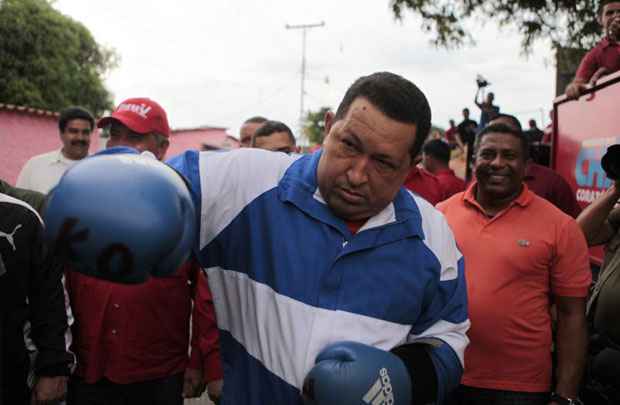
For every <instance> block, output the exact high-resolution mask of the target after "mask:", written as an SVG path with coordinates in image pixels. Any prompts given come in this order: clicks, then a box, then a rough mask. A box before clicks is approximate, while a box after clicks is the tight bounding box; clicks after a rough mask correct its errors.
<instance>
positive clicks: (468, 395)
mask: <svg viewBox="0 0 620 405" xmlns="http://www.w3.org/2000/svg"><path fill="white" fill-rule="evenodd" d="M527 152H528V150H527V140H526V138H525V137H524V136H523V133H522V132H521V131H518V130H515V129H513V128H511V127H509V126H507V125H504V124H497V125H490V126H488V127H486V128H485V129H483V130H482V132H480V134H479V135H478V137H477V139H476V145H475V165H474V170H475V174H476V178H477V181H475V182H473V183H472V184H471V185H470V186H469V187H468V189H467V190H466V191H465V192H463V193H459V194H456V195H454V196H453V197H451V198H450V199H448V200H446V201H444V202H442V203H440V204H439V205H438V208H439V210H440V211H442V212H443V213H444V214H445V215H446V218H447V220H448V223H449V224H450V226H451V227H452V229H453V231H454V234H455V236H456V240H457V243H458V245H459V248H460V249H461V251H462V252H463V255H464V256H465V269H466V271H467V290H468V299H469V314H470V318H471V320H472V328H471V329H470V332H469V338H470V339H471V343H470V345H469V347H468V348H467V350H466V352H465V372H464V375H463V379H462V380H461V384H462V386H461V387H460V389H459V392H458V393H457V397H458V399H457V401H458V403H459V404H460V405H479V404H480V405H482V404H485V405H486V404H493V405H507V404H519V405H535V404H541V405H543V404H544V405H547V404H558V405H565V404H579V403H580V401H579V400H578V399H577V391H578V387H579V382H580V379H581V375H582V371H583V366H584V362H585V355H586V342H587V333H586V320H585V297H586V295H587V293H588V287H589V285H590V281H591V275H590V271H589V265H588V251H587V246H586V242H585V239H584V236H583V234H582V232H581V230H580V229H579V227H578V225H577V223H576V222H575V220H574V219H573V218H571V217H569V216H568V215H566V214H564V213H563V212H562V211H560V210H559V209H557V208H556V207H555V206H553V205H552V204H551V203H549V202H548V201H546V200H544V199H543V198H541V197H538V196H536V195H535V194H534V193H533V192H531V191H530V190H529V189H528V188H527V185H526V184H524V182H523V179H524V177H525V168H526V163H527V159H528V156H527ZM552 301H553V302H554V303H555V304H556V305H557V310H558V330H557V337H556V349H557V353H558V369H557V380H558V381H557V384H556V385H555V387H552V386H551V384H552V383H551V343H552V335H551V319H550V314H549V309H550V307H551V304H552ZM551 391H553V393H552V394H551V395H550V393H551ZM571 401H572V402H571Z"/></svg>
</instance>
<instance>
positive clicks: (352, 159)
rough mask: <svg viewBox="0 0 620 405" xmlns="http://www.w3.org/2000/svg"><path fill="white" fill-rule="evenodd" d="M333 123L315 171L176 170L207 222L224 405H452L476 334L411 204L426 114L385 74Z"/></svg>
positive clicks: (287, 161)
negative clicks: (448, 398)
mask: <svg viewBox="0 0 620 405" xmlns="http://www.w3.org/2000/svg"><path fill="white" fill-rule="evenodd" d="M325 122H326V134H327V136H326V138H325V142H324V144H323V148H322V150H321V151H319V152H317V153H315V154H312V155H306V156H303V157H292V156H288V155H285V154H272V153H269V152H265V151H261V150H250V149H242V150H238V151H233V152H227V153H217V152H202V153H199V152H196V151H190V152H186V153H185V154H183V155H181V156H178V157H176V158H173V159H172V160H171V161H170V162H169V164H170V165H171V166H172V167H174V168H175V169H176V170H177V171H178V172H180V173H182V174H183V175H184V176H185V177H186V178H187V179H188V183H189V184H190V190H191V193H192V196H193V199H194V203H195V205H196V208H197V212H199V221H200V225H199V240H198V241H197V246H196V249H197V250H198V256H199V258H200V260H201V263H202V265H203V267H204V268H205V269H206V272H207V274H208V276H209V284H210V287H211V290H212V292H213V297H214V303H215V307H216V313H217V321H218V327H219V329H220V337H221V346H222V357H223V364H224V374H225V375H224V381H225V383H224V393H223V403H224V404H267V403H269V404H301V403H302V398H304V399H305V401H307V403H310V404H319V405H320V404H329V403H334V404H335V403H339V404H342V403H360V401H361V403H369V404H370V403H396V404H402V403H405V402H402V401H403V400H402V398H411V399H407V400H406V403H413V404H426V403H429V402H434V401H436V402H437V403H442V401H443V398H444V397H445V395H446V393H447V392H449V391H450V390H451V389H452V388H454V387H456V386H457V385H458V383H459V380H460V376H461V373H462V369H463V352H464V349H465V347H466V345H467V343H468V340H467V337H466V335H465V332H466V331H467V329H468V327H469V320H468V316H467V309H466V288H465V279H464V274H463V258H462V255H461V254H460V252H459V251H458V249H457V247H456V244H455V242H454V237H453V235H452V232H451V230H450V228H449V227H448V225H447V223H446V221H445V220H444V217H443V216H442V215H441V214H440V213H439V212H438V211H436V210H435V209H434V208H433V207H432V206H431V205H430V204H428V203H427V202H426V201H424V200H423V199H422V198H420V197H418V196H416V195H414V194H412V193H411V192H409V191H407V190H406V189H404V188H402V184H403V182H404V180H405V178H406V177H407V174H408V173H409V170H410V169H411V165H412V164H413V161H414V159H413V158H414V157H415V156H416V155H417V154H418V152H419V151H420V149H421V146H422V144H423V143H424V140H425V139H426V137H427V135H428V132H429V129H430V108H429V105H428V102H427V100H426V98H425V96H424V94H423V93H422V92H421V91H420V90H419V89H418V88H417V87H416V86H415V85H414V84H413V83H411V82H409V81H408V80H406V79H404V78H402V77H400V76H397V75H395V74H392V73H386V72H383V73H375V74H372V75H369V76H365V77H362V78H360V79H358V80H357V81H356V82H355V83H354V84H353V85H352V86H351V87H350V88H349V90H348V91H347V93H346V95H345V96H344V99H343V100H342V102H341V104H340V106H339V107H338V110H337V111H336V113H335V114H333V113H331V112H330V113H328V114H327V115H326V117H325ZM350 341H355V342H358V343H362V345H359V344H353V343H351V342H350ZM343 342H344V343H343ZM326 346H329V349H325V348H326ZM334 347H335V349H334ZM334 353H337V354H334ZM375 358H379V360H377V362H376V364H375V363H373V361H374V360H372V361H371V360H369V359H375ZM393 360H394V362H393V363H391V362H392V361H393ZM345 363H346V366H347V367H351V369H350V370H349V372H350V375H349V374H347V376H346V377H343V375H342V372H341V371H342V367H345ZM370 363H373V364H372V365H370ZM383 364H386V366H383ZM387 364H393V365H394V367H393V368H390V367H391V366H387ZM375 366H378V367H379V368H373V367H375ZM403 366H404V367H403ZM403 370H406V371H403ZM403 373H404V375H405V378H404V380H407V381H405V383H404V385H401V386H399V384H400V382H401V381H403V379H402V378H401V377H402V376H403ZM360 374H364V376H366V375H370V376H376V377H372V378H371V380H368V379H366V380H364V378H365V377H364V378H362V377H359V375H360ZM358 377H359V378H358ZM343 378H344V379H345V380H346V381H344V382H343V381H342V379H343ZM349 378H350V379H353V380H355V381H351V380H349ZM369 378H370V377H369ZM375 378H376V382H375ZM373 384H374V385H373ZM404 386H406V387H408V388H407V390H408V391H409V390H410V391H411V392H407V393H403V392H402V391H403V390H402V387H404ZM399 387H400V388H399ZM399 389H400V391H399ZM381 401H385V402H381Z"/></svg>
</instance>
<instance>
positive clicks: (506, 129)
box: [474, 124, 530, 161]
mask: <svg viewBox="0 0 620 405" xmlns="http://www.w3.org/2000/svg"><path fill="white" fill-rule="evenodd" d="M497 133H499V134H508V135H512V136H514V137H516V138H517V139H519V141H521V150H522V152H523V160H526V161H527V160H528V159H529V158H530V142H529V140H528V138H527V136H525V134H524V133H523V131H521V130H517V129H515V128H514V127H512V126H510V125H506V124H492V125H487V126H486V127H484V128H483V129H482V130H481V131H480V132H478V134H477V135H476V140H475V142H474V151H475V153H476V154H477V153H478V148H479V147H480V143H482V138H484V137H485V136H486V135H488V134H497Z"/></svg>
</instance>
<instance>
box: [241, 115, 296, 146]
mask: <svg viewBox="0 0 620 405" xmlns="http://www.w3.org/2000/svg"><path fill="white" fill-rule="evenodd" d="M275 132H286V133H287V134H288V137H289V139H290V141H291V143H292V144H293V145H295V144H296V139H295V135H293V131H291V129H290V128H289V127H288V125H286V124H285V123H283V122H280V121H271V120H268V121H265V122H264V123H263V125H261V126H260V127H258V129H257V130H256V132H254V136H252V145H251V146H253V147H254V146H256V138H258V137H261V136H269V135H271V134H273V133H275Z"/></svg>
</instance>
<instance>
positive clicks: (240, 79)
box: [55, 0, 555, 136]
mask: <svg viewBox="0 0 620 405" xmlns="http://www.w3.org/2000/svg"><path fill="white" fill-rule="evenodd" d="M55 7H56V8H57V9H59V10H60V11H61V12H63V13H64V14H67V15H69V16H71V17H73V18H74V19H76V20H78V21H80V22H82V23H83V24H84V25H86V27H88V28H89V29H90V31H91V32H92V33H93V35H94V37H95V39H96V40H97V41H98V42H99V43H101V44H103V45H105V46H109V47H113V48H115V49H116V51H117V52H118V53H119V55H120V56H121V61H120V65H119V67H118V68H116V69H115V70H113V71H112V72H111V73H110V74H109V75H108V77H107V78H106V84H107V87H108V88H109V90H110V91H111V92H112V93H113V94H114V99H115V102H116V103H119V102H120V101H122V100H123V99H125V98H128V97H142V96H145V97H150V98H153V99H155V100H156V101H158V102H159V103H160V104H162V106H163V107H164V108H165V109H166V110H167V112H168V117H169V120H170V124H171V126H172V127H174V128H179V127H194V126H202V125H212V126H224V127H228V128H229V132H230V133H231V134H233V135H235V136H237V135H238V128H239V126H240V125H241V122H242V121H243V120H244V119H246V118H248V117H250V116H253V115H264V116H267V117H269V118H272V119H277V120H281V121H284V122H285V123H287V124H288V125H289V126H291V128H293V129H294V130H295V131H296V130H297V127H298V118H299V108H300V65H301V53H302V52H301V44H302V39H301V38H302V35H301V31H300V30H286V29H285V25H286V24H304V23H315V22H320V21H325V26H324V27H322V28H315V29H312V30H309V31H308V34H307V50H306V55H307V80H306V97H305V108H306V109H318V108H319V107H321V106H330V107H333V108H335V107H336V106H337V105H338V103H339V102H340V99H341V98H342V96H343V95H344V92H345V91H346V89H347V87H348V86H349V85H350V84H351V83H352V82H353V81H354V80H355V79H356V78H357V77H359V76H361V75H364V74H368V73H372V72H375V71H379V70H389V71H392V72H395V73H398V74H401V75H403V76H405V77H407V78H408V79H410V80H411V81H413V82H414V83H415V84H416V85H418V86H419V87H420V88H421V89H422V90H423V91H424V92H425V94H426V96H427V97H428V99H429V101H430V104H431V108H432V111H433V122H434V123H435V124H437V125H440V126H447V124H448V119H449V118H454V119H456V120H457V122H458V121H459V120H460V118H461V117H460V111H461V109H462V107H465V106H467V107H470V109H471V111H472V116H473V117H474V118H477V117H478V110H477V108H476V107H475V105H474V104H473V97H474V93H475V91H476V85H475V81H474V79H475V76H476V74H477V73H481V74H483V75H484V76H485V77H486V78H488V80H489V81H490V82H491V83H492V86H491V89H492V91H494V92H495V94H496V101H497V104H499V105H500V107H501V108H502V111H505V112H511V113H516V115H518V116H519V118H520V119H521V120H522V121H525V120H527V119H528V118H531V117H533V118H536V119H537V120H538V121H540V116H541V113H540V109H541V108H542V109H544V110H545V111H547V110H549V109H550V107H551V105H552V100H553V97H554V94H555V74H554V68H553V65H552V63H551V62H552V59H553V58H552V55H551V54H550V51H549V46H548V44H545V43H540V44H537V46H536V47H535V49H534V52H533V54H532V55H531V56H530V57H529V58H525V57H523V56H522V55H521V54H520V48H519V40H520V38H519V37H518V35H517V34H516V33H515V32H514V30H512V31H510V30H502V31H500V30H498V29H497V27H496V26H495V25H494V24H492V23H488V24H486V25H485V26H483V25H482V24H480V23H479V22H476V23H475V26H476V29H475V31H474V34H475V37H476V39H477V45H476V46H475V47H468V48H464V49H461V50H458V51H446V50H442V49H437V48H435V47H434V46H433V45H431V44H430V39H431V37H430V36H429V35H428V34H425V33H423V32H422V30H421V28H420V20H419V19H418V18H417V17H416V16H414V15H412V14H408V15H407V16H406V18H405V20H404V21H403V22H402V23H401V22H397V21H395V20H394V18H393V16H392V14H391V11H390V8H389V1H388V0H372V1H370V0H368V1H355V0H338V1H335V0H312V1H298V0H288V1H285V0H271V1H270V0H263V1H249V0H237V1H210V0H176V1H174V2H172V1H169V0H129V1H128V0H106V1H84V0H58V1H56V2H55ZM545 119H547V117H546V113H545Z"/></svg>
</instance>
